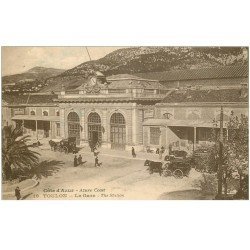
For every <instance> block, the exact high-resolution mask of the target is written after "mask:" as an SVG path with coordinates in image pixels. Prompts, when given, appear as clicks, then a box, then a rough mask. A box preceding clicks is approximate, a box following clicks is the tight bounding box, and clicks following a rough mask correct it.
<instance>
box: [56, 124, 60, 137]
mask: <svg viewBox="0 0 250 250" xmlns="http://www.w3.org/2000/svg"><path fill="white" fill-rule="evenodd" d="M56 136H60V123H56Z"/></svg>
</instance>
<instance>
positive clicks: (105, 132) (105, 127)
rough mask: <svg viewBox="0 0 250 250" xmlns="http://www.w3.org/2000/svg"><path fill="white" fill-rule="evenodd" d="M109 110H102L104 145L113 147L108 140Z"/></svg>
mask: <svg viewBox="0 0 250 250" xmlns="http://www.w3.org/2000/svg"><path fill="white" fill-rule="evenodd" d="M107 114H108V112H107V110H106V109H105V110H103V111H102V147H104V148H111V144H110V142H109V141H108V122H109V121H108V119H107Z"/></svg>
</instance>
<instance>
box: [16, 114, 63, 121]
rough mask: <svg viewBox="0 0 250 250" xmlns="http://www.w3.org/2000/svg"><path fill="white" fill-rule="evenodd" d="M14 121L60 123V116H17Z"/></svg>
mask: <svg viewBox="0 0 250 250" xmlns="http://www.w3.org/2000/svg"><path fill="white" fill-rule="evenodd" d="M12 120H29V121H51V122H59V121H60V117H59V116H37V115H15V116H14V117H12Z"/></svg>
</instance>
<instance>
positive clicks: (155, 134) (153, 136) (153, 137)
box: [150, 127, 161, 145]
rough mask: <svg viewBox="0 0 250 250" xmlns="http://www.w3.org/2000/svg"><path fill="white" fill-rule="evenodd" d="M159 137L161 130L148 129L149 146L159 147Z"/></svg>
mask: <svg viewBox="0 0 250 250" xmlns="http://www.w3.org/2000/svg"><path fill="white" fill-rule="evenodd" d="M160 135H161V130H160V128H159V127H150V144H152V145H159V144H160Z"/></svg>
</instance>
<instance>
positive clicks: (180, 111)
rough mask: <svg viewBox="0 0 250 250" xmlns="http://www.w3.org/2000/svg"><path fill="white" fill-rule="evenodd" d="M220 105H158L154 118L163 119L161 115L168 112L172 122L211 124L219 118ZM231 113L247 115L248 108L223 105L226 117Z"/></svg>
mask: <svg viewBox="0 0 250 250" xmlns="http://www.w3.org/2000/svg"><path fill="white" fill-rule="evenodd" d="M220 109H221V107H220V104H217V105H215V104H211V105H210V104H182V105H178V106H176V105H172V104H166V105H160V106H159V105H158V106H156V118H163V114H164V113H166V112H170V113H172V114H173V116H172V117H171V118H170V119H174V120H190V121H193V120H201V121H206V122H212V121H213V119H214V118H217V119H218V117H219V114H220ZM231 111H234V114H235V115H237V116H240V115H241V114H244V115H248V106H247V105H246V104H225V105H223V112H224V114H225V115H226V116H230V114H231Z"/></svg>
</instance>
